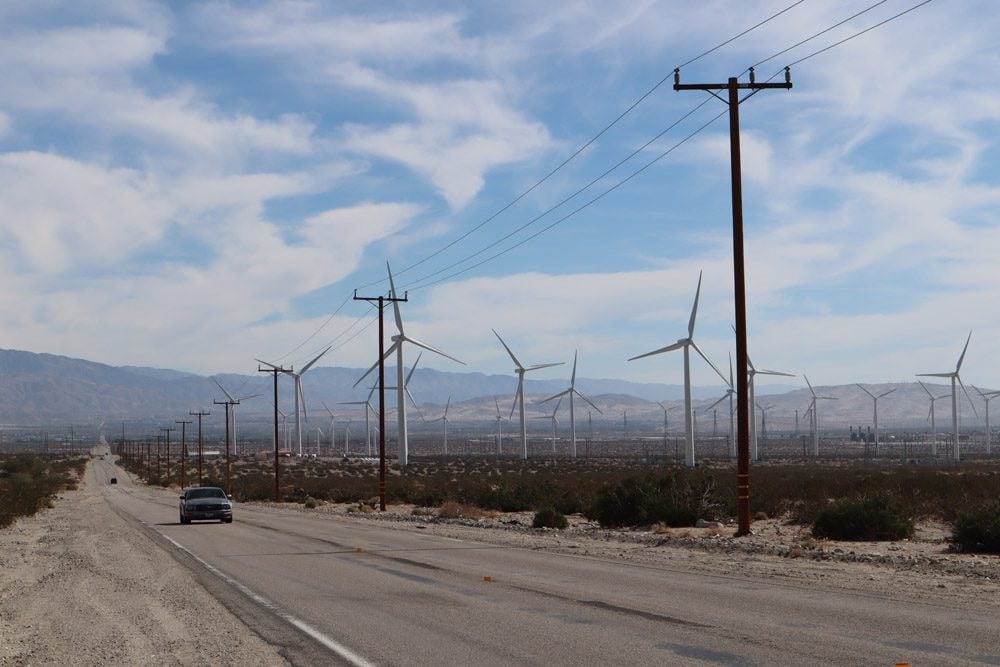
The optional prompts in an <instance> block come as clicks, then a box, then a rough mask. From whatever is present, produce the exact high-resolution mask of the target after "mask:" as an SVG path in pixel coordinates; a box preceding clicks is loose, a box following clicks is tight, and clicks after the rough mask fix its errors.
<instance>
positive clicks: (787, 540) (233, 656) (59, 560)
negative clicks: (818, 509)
mask: <svg viewBox="0 0 1000 667" xmlns="http://www.w3.org/2000/svg"><path fill="white" fill-rule="evenodd" d="M92 469H93V467H92V466H91V467H89V468H88V470H87V473H86V475H85V476H84V479H83V480H82V483H81V484H80V485H79V488H78V489H77V490H74V491H67V492H65V493H63V494H61V495H60V497H59V498H58V499H56V500H55V502H54V506H53V507H52V508H50V509H48V510H45V511H43V512H41V513H39V514H38V515H36V516H34V517H30V518H26V519H21V520H19V521H18V522H17V523H16V524H15V525H14V526H13V527H11V528H9V529H7V530H4V531H0V664H3V665H32V664H76V665H98V664H109V663H114V664H132V665H154V664H155V665H170V664H194V663H207V664H234V665H235V664H239V665H281V664H288V661H287V660H286V657H285V656H284V655H283V653H282V647H280V646H273V645H271V644H269V643H267V642H266V641H264V640H263V639H262V638H261V637H259V636H258V635H256V634H254V632H253V631H251V630H250V629H249V628H248V627H247V626H246V625H244V624H243V623H242V622H241V621H240V620H239V618H238V617H237V615H235V614H234V613H233V612H232V611H230V610H229V609H227V608H226V607H224V606H223V605H222V604H220V603H219V602H218V601H217V600H216V598H215V597H213V595H212V594H211V593H210V592H209V591H208V590H206V581H208V580H210V579H211V578H210V577H206V576H205V575H204V573H199V572H198V571H197V568H192V567H191V566H190V565H187V564H184V563H183V562H182V561H181V560H180V559H178V558H176V557H175V556H176V554H172V553H171V552H170V551H168V549H167V548H166V547H164V546H163V545H161V544H160V543H158V542H156V541H154V540H153V539H152V538H151V537H149V536H148V535H147V533H146V532H144V531H143V530H142V529H141V527H139V526H137V525H135V524H134V522H132V521H130V520H129V518H128V517H126V516H121V515H119V514H118V513H116V512H115V511H114V510H113V509H112V508H111V506H110V505H109V503H108V502H107V501H106V500H105V498H104V496H103V494H102V493H101V490H100V488H99V485H98V484H97V482H96V480H95V479H94V476H93V473H92ZM120 479H121V480H122V483H126V484H133V483H136V484H138V483H140V482H138V481H137V480H136V479H135V478H133V477H132V476H131V475H129V474H128V473H126V472H125V471H124V470H120ZM157 493H162V494H164V497H165V498H166V497H175V496H176V489H157ZM254 506H255V508H256V509H257V510H258V511H264V512H267V513H274V514H278V515H282V514H284V515H295V514H298V513H306V512H308V513H312V514H316V515H320V516H325V517H328V518H329V520H330V521H331V522H333V523H336V522H365V523H371V522H378V523H379V524H382V525H384V526H385V527H387V528H390V529H394V530H404V531H427V532H433V533H436V534H439V535H442V536H449V537H455V538H459V539H465V540H476V541H480V542H486V543H492V544H501V545H504V546H508V547H514V548H522V549H530V550H535V551H541V552H555V553H572V554H577V555H580V556H583V557H588V558H597V559H611V560H618V561H623V562H627V563H634V564H640V565H654V566H656V567H659V568H661V569H663V570H664V571H666V572H669V571H671V570H674V571H684V572H704V573H711V574H715V575H722V576H727V575H729V576H733V577H738V578H749V579H753V580H756V581H764V582H767V581H773V582H775V583H781V582H796V583H803V582H808V583H811V584H815V585H816V586H817V587H820V588H833V589H846V590H853V591H863V592H865V593H867V594H870V595H874V596H881V597H885V598H905V599H909V600H919V601H924V602H930V603H940V604H947V605H962V604H965V603H972V602H974V603H975V604H976V605H978V606H982V605H988V606H990V607H1000V583H998V582H1000V557H998V556H985V555H975V554H962V553H955V552H952V551H951V550H950V548H949V544H948V541H947V536H948V530H947V527H946V526H944V525H941V524H936V523H928V522H924V523H921V524H919V526H918V530H917V533H916V535H915V536H914V538H913V539H910V540H901V541H898V542H878V543H876V542H870V543H869V542H833V541H825V540H816V539H813V538H812V537H810V535H809V530H808V526H802V525H792V524H789V523H788V522H787V521H785V520H782V519H780V518H774V519H767V520H759V521H756V522H755V523H754V525H753V531H754V532H753V534H752V535H750V536H747V537H741V538H735V537H733V532H734V526H732V525H726V524H720V523H712V524H708V525H705V526H704V527H700V528H684V529H672V528H665V527H661V526H652V527H645V528H641V529H634V530H608V529H604V528H601V527H600V526H598V525H597V524H595V523H593V522H590V521H588V520H587V519H586V518H584V517H582V516H578V515H574V516H571V517H569V518H570V527H569V528H568V529H566V530H554V529H534V528H531V520H532V515H531V513H528V512H519V513H498V512H472V511H470V512H468V513H465V512H461V511H460V512H458V513H459V514H468V515H469V517H471V518H445V517H442V516H439V514H440V511H439V510H435V509H427V508H417V507H413V506H409V505H393V506H390V507H389V508H388V509H387V511H386V512H384V513H383V512H378V511H376V510H374V509H373V508H372V507H371V506H370V505H368V504H335V503H322V502H321V503H319V504H318V505H317V506H316V507H313V508H306V507H305V506H304V505H302V504H299V503H280V504H277V503H269V502H260V503H254ZM237 509H238V507H237ZM451 514H454V512H451ZM237 517H238V513H237ZM238 520H239V519H238V518H237V521H238ZM216 585H218V584H216ZM209 587H210V586H209Z"/></svg>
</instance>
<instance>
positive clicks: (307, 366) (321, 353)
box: [299, 345, 333, 375]
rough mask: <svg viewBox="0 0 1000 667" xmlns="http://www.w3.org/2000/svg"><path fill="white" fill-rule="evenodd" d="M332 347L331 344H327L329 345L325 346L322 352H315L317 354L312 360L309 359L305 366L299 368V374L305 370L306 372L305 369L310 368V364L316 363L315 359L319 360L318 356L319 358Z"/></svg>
mask: <svg viewBox="0 0 1000 667" xmlns="http://www.w3.org/2000/svg"><path fill="white" fill-rule="evenodd" d="M332 347H333V345H330V346H329V347H327V348H326V349H325V350H323V351H322V352H320V353H319V354H317V355H316V356H315V357H314V358H313V360H312V361H310V362H309V363H308V364H306V365H305V366H303V367H302V369H301V370H299V375H302V374H303V373H305V372H306V371H307V370H309V369H310V368H312V365H313V364H315V363H316V362H317V361H319V358H320V357H322V356H323V355H324V354H326V353H327V352H329V351H330V349H331V348H332Z"/></svg>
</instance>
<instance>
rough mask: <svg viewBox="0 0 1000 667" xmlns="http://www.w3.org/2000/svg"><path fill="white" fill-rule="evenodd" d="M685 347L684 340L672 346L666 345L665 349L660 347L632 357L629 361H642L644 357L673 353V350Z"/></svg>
mask: <svg viewBox="0 0 1000 667" xmlns="http://www.w3.org/2000/svg"><path fill="white" fill-rule="evenodd" d="M685 345H687V341H686V340H679V341H677V342H676V343H674V344H673V345H667V346H666V347H661V348H660V349H658V350H653V351H652V352H647V353H646V354H640V355H639V356H637V357H632V358H631V359H629V361H635V360H636V359H642V358H644V357H651V356H653V355H654V354H663V353H664V352H673V351H674V350H679V349H681V348H682V347H684V346H685Z"/></svg>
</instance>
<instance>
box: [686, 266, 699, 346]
mask: <svg viewBox="0 0 1000 667" xmlns="http://www.w3.org/2000/svg"><path fill="white" fill-rule="evenodd" d="M699 297H701V271H699V272H698V288H697V289H696V290H695V291H694V305H693V306H691V319H690V320H688V338H694V321H695V319H696V318H697V317H698V299H699Z"/></svg>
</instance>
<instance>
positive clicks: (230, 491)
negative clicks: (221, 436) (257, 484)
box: [212, 398, 240, 496]
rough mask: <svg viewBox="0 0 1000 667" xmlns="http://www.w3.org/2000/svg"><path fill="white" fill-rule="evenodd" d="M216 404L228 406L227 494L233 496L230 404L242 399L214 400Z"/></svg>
mask: <svg viewBox="0 0 1000 667" xmlns="http://www.w3.org/2000/svg"><path fill="white" fill-rule="evenodd" d="M212 402H213V403H214V404H215V405H224V406H226V495H227V496H231V495H232V494H233V482H232V473H233V468H232V459H230V458H229V406H231V405H239V404H240V401H239V399H238V398H234V399H232V400H229V399H227V400H225V401H218V400H214V399H213V400H212Z"/></svg>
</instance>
